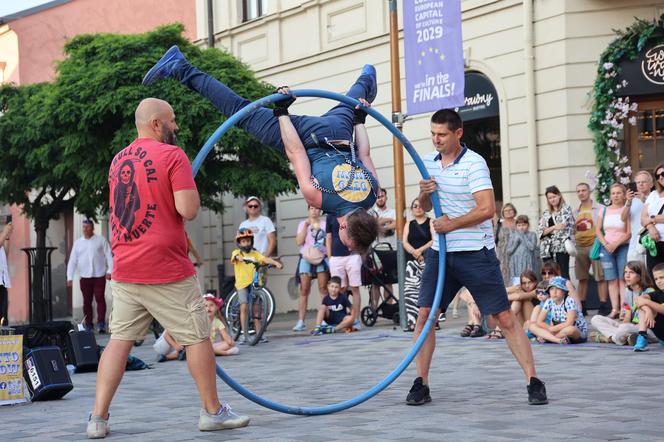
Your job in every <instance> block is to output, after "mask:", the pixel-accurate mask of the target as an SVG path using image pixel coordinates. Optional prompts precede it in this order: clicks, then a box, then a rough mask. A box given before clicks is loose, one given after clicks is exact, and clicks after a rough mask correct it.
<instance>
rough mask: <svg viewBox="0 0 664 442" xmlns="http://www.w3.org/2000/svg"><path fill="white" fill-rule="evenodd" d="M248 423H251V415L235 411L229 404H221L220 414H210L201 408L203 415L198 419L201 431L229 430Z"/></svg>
mask: <svg viewBox="0 0 664 442" xmlns="http://www.w3.org/2000/svg"><path fill="white" fill-rule="evenodd" d="M247 425H249V417H248V416H240V415H238V414H236V413H234V412H233V410H231V406H230V405H228V404H225V405H222V406H221V410H220V412H219V414H210V413H208V412H207V411H206V410H205V409H201V416H200V418H199V419H198V429H199V430H200V431H215V430H228V429H231V428H241V427H246V426H247Z"/></svg>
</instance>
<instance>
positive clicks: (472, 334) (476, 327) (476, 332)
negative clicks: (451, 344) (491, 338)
mask: <svg viewBox="0 0 664 442" xmlns="http://www.w3.org/2000/svg"><path fill="white" fill-rule="evenodd" d="M485 334H486V333H484V330H482V327H480V326H479V324H475V325H473V331H471V332H470V337H471V338H479V337H482V336H484V335H485Z"/></svg>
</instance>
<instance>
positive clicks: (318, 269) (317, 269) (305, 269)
mask: <svg viewBox="0 0 664 442" xmlns="http://www.w3.org/2000/svg"><path fill="white" fill-rule="evenodd" d="M329 268H330V265H329V263H328V262H327V257H326V258H325V259H323V262H321V263H320V264H317V265H315V264H309V262H307V260H306V259H304V258H302V257H300V262H299V263H298V272H299V273H300V275H309V276H311V277H312V278H315V277H316V276H317V275H318V274H319V273H325V272H327V271H328V270H329Z"/></svg>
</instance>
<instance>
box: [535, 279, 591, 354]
mask: <svg viewBox="0 0 664 442" xmlns="http://www.w3.org/2000/svg"><path fill="white" fill-rule="evenodd" d="M547 291H548V292H549V299H547V300H546V301H544V304H543V305H542V310H541V311H540V313H539V316H538V317H537V322H536V323H535V324H530V331H531V332H532V333H533V334H534V335H535V336H537V337H538V338H541V339H544V340H545V341H549V342H555V343H559V344H572V343H581V342H585V341H586V339H587V338H588V325H587V324H586V320H585V319H584V318H583V314H582V313H581V311H580V308H579V305H578V304H577V302H576V301H575V300H574V298H572V297H571V296H570V295H569V293H568V292H569V289H568V288H567V280H566V279H565V278H563V277H561V276H556V277H554V278H551V279H550V280H549V287H548V288H547ZM549 313H550V314H551V320H552V321H551V324H547V323H546V319H547V316H548V315H549Z"/></svg>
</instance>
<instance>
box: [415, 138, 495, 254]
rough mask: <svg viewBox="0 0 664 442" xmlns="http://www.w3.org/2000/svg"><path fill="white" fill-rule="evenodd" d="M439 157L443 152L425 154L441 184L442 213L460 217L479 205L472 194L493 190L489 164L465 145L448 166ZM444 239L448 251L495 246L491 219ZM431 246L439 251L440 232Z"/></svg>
mask: <svg viewBox="0 0 664 442" xmlns="http://www.w3.org/2000/svg"><path fill="white" fill-rule="evenodd" d="M440 158H441V156H440V154H439V153H438V152H436V151H434V152H431V153H429V154H427V155H425V156H424V158H423V159H422V160H423V162H424V166H425V167H426V169H427V171H428V172H429V175H431V177H432V178H434V179H435V180H436V183H437V184H438V190H437V192H436V195H437V196H438V201H439V202H440V206H441V208H442V209H443V214H445V215H447V216H448V217H450V218H458V217H460V216H462V215H465V214H466V213H468V212H470V211H471V210H472V209H474V208H475V207H476V206H477V205H476V204H475V199H474V198H473V193H475V192H479V191H481V190H486V189H493V186H492V185H491V176H490V174H489V167H488V166H487V165H486V161H484V158H482V156H481V155H479V154H478V153H477V152H473V151H472V150H470V149H468V148H467V147H466V146H465V145H464V146H463V149H462V151H461V153H460V154H459V156H458V157H457V158H456V159H455V160H454V162H452V163H451V164H449V165H448V166H447V167H443V165H442V163H441V161H440ZM433 196H434V195H433V194H432V197H433ZM445 240H446V245H447V251H448V252H463V251H472V250H481V249H482V248H484V247H486V248H487V249H493V248H494V247H495V246H496V244H495V242H494V240H493V225H492V224H491V220H490V219H488V220H486V221H483V222H481V223H480V224H478V225H476V226H470V227H464V228H462V229H458V230H454V231H452V232H448V233H447V234H446V235H445ZM432 248H433V249H434V250H439V247H438V235H433V246H432Z"/></svg>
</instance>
